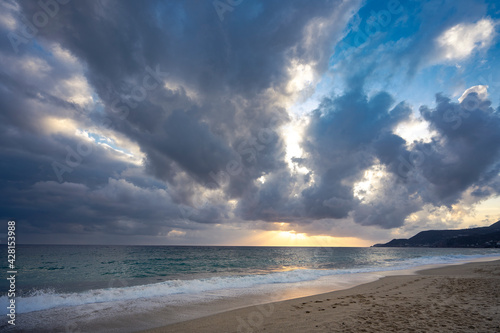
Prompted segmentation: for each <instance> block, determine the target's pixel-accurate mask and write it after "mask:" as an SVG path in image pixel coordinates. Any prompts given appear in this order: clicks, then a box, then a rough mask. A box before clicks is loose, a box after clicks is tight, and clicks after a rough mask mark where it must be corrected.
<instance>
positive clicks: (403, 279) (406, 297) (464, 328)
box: [143, 261, 500, 333]
mask: <svg viewBox="0 0 500 333" xmlns="http://www.w3.org/2000/svg"><path fill="white" fill-rule="evenodd" d="M143 332H148V333H160V332H169V333H174V332H179V333H180V332H207V333H210V332H213V333H215V332H217V333H221V332H228V333H229V332H500V261H491V262H476V263H468V264H463V265H453V266H446V267H441V268H434V269H427V270H422V271H419V272H417V274H414V275H400V276H389V277H384V278H382V279H380V280H378V281H375V282H371V283H367V284H363V285H360V286H356V287H354V288H351V289H346V290H340V291H335V292H331V293H326V294H320V295H314V296H309V297H304V298H297V299H292V300H287V301H282V302H275V303H269V304H263V305H259V306H251V307H246V308H241V309H237V310H233V311H228V312H223V313H219V314H216V315H212V316H208V317H203V318H199V319H195V320H189V321H185V322H181V323H177V324H173V325H168V326H164V327H160V328H156V329H152V330H147V331H143Z"/></svg>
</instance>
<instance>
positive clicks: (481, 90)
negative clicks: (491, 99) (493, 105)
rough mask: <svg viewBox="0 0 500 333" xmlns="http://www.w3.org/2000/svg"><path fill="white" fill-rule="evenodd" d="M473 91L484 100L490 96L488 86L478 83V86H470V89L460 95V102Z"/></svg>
mask: <svg viewBox="0 0 500 333" xmlns="http://www.w3.org/2000/svg"><path fill="white" fill-rule="evenodd" d="M473 92H475V93H477V97H478V98H479V99H480V100H482V101H484V100H485V99H487V98H488V86H482V85H478V86H473V87H470V88H469V89H467V90H466V91H464V93H463V94H462V96H460V98H459V99H458V101H459V102H460V103H462V101H463V100H464V99H465V97H467V95H469V94H470V93H473Z"/></svg>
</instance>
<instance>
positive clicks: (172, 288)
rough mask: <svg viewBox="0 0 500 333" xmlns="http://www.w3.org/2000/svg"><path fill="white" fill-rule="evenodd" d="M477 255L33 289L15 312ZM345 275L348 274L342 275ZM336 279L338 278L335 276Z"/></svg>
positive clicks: (1, 302)
mask: <svg viewBox="0 0 500 333" xmlns="http://www.w3.org/2000/svg"><path fill="white" fill-rule="evenodd" d="M477 258H488V256H484V255H478V256H467V255H453V256H429V257H420V258H415V259H407V260H399V261H398V260H396V261H391V262H387V263H386V265H380V266H371V267H364V268H355V269H295V270H291V271H284V272H274V273H268V274H255V275H244V276H224V277H211V278H205V279H192V280H170V281H164V282H159V283H153V284H146V285H137V286H128V287H121V288H107V289H96V290H89V291H85V292H79V293H57V292H54V291H52V290H37V291H34V292H32V293H31V294H29V295H25V296H22V297H17V298H16V308H17V313H27V312H33V311H39V310H46V309H51V308H60V307H71V306H79V305H84V304H93V303H104V302H119V301H126V300H138V299H144V298H158V297H165V296H169V295H176V297H175V298H176V299H179V296H182V295H183V294H184V295H186V296H193V295H196V294H202V293H205V292H211V291H214V292H215V291H224V293H221V294H225V295H227V294H228V292H229V294H230V291H231V290H235V291H236V290H238V291H239V292H241V290H243V289H250V290H251V289H256V288H257V287H258V289H259V290H261V291H262V290H265V288H264V289H263V288H262V287H263V286H266V285H268V286H269V285H272V286H274V287H276V286H277V285H279V286H281V287H286V286H287V284H293V283H302V282H305V281H314V280H318V279H320V278H323V277H328V276H337V277H339V278H340V277H341V276H343V277H345V280H349V279H351V278H353V276H352V275H353V274H359V273H376V272H381V271H392V270H402V269H409V268H413V267H418V266H422V265H430V264H449V263H458V262H461V261H471V260H474V259H477ZM346 275H349V277H348V276H346ZM337 280H338V279H337ZM7 305H8V298H7V296H2V297H0V306H1V307H3V308H5V307H6V306H7Z"/></svg>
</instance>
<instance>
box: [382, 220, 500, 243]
mask: <svg viewBox="0 0 500 333" xmlns="http://www.w3.org/2000/svg"><path fill="white" fill-rule="evenodd" d="M373 246H374V247H500V221H498V222H496V223H493V224H492V225H490V226H489V227H481V228H470V229H459V230H428V231H422V232H419V233H418V234H416V235H415V236H413V237H411V238H409V239H393V240H391V241H390V242H389V243H385V244H375V245H373Z"/></svg>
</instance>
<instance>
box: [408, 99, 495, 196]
mask: <svg viewBox="0 0 500 333" xmlns="http://www.w3.org/2000/svg"><path fill="white" fill-rule="evenodd" d="M436 104H437V106H436V108H435V109H429V108H427V107H422V108H421V109H420V112H421V114H422V116H423V117H424V119H425V120H427V121H428V122H429V124H430V126H431V128H432V129H434V130H435V131H437V132H438V133H439V135H440V139H441V140H439V141H438V140H434V141H433V142H431V143H429V144H425V143H417V144H415V147H414V149H415V150H419V151H421V152H423V153H421V154H420V159H421V160H419V161H418V164H421V165H420V166H419V168H418V169H419V171H420V172H421V174H422V175H423V176H424V177H425V179H426V180H427V181H428V182H429V186H427V190H428V192H427V193H426V194H427V195H428V196H429V197H424V198H425V200H426V201H427V202H433V203H435V204H445V205H451V204H453V203H456V202H457V200H458V199H459V198H460V195H461V193H463V191H465V190H466V189H467V188H469V187H471V186H474V185H477V186H481V187H484V186H487V185H488V184H489V183H490V182H491V181H495V180H497V178H498V171H499V169H498V159H499V157H500V115H499V113H498V112H497V111H495V110H494V109H493V108H491V107H490V104H491V102H490V101H487V100H486V101H483V100H481V99H479V98H478V96H477V93H474V92H473V93H469V94H468V95H467V98H465V99H464V100H463V101H462V102H461V103H453V102H451V101H450V99H449V98H446V97H444V96H441V95H439V94H438V95H437V96H436Z"/></svg>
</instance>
